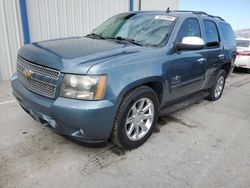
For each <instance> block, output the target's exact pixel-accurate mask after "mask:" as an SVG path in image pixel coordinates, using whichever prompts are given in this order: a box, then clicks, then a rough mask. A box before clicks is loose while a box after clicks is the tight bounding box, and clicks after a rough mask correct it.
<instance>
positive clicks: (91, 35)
mask: <svg viewBox="0 0 250 188" xmlns="http://www.w3.org/2000/svg"><path fill="white" fill-rule="evenodd" d="M85 37H89V38H94V39H106V38H105V37H103V36H101V35H98V34H96V33H90V34H88V35H86V36H85Z"/></svg>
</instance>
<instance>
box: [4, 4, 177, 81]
mask: <svg viewBox="0 0 250 188" xmlns="http://www.w3.org/2000/svg"><path fill="white" fill-rule="evenodd" d="M141 1H142V10H166V9H167V7H168V6H170V7H171V8H172V9H177V8H178V2H179V0H141ZM26 5H27V14H28V15H27V16H28V24H29V33H30V40H31V42H35V41H41V40H48V39H54V38H60V37H69V36H83V35H86V34H87V33H89V32H91V31H92V30H93V29H94V28H95V27H96V26H98V25H99V24H101V23H102V22H103V21H105V20H107V19H108V18H110V17H111V16H113V15H115V14H118V13H121V12H128V11H129V0H26ZM138 5H139V0H134V10H138ZM0 26H1V27H0V42H1V43H0V44H1V45H0V59H1V61H0V81H1V80H8V79H9V78H10V76H11V75H12V74H13V73H14V72H15V69H16V68H15V67H16V66H15V64H16V55H17V52H18V49H19V48H20V47H21V46H22V45H23V33H22V22H21V13H20V4H19V0H0Z"/></svg>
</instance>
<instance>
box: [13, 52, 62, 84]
mask: <svg viewBox="0 0 250 188" xmlns="http://www.w3.org/2000/svg"><path fill="white" fill-rule="evenodd" d="M17 63H18V64H19V65H20V66H22V67H23V68H27V69H29V70H32V71H33V72H35V73H37V74H40V75H42V76H45V77H48V78H52V79H54V80H58V78H59V75H60V72H59V71H57V70H54V69H50V68H47V67H43V66H40V65H36V64H32V63H30V62H28V61H26V60H25V59H23V58H21V57H20V56H18V58H17Z"/></svg>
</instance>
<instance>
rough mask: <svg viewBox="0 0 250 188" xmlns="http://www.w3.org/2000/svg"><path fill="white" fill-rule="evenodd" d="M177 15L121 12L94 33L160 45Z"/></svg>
mask: <svg viewBox="0 0 250 188" xmlns="http://www.w3.org/2000/svg"><path fill="white" fill-rule="evenodd" d="M174 20H175V17H173V16H167V15H155V14H154V15H153V14H136V13H135V14H127V13H126V14H119V15H116V16H114V17H112V18H110V19H108V20H107V21H106V22H104V23H103V24H101V25H100V26H99V27H97V28H96V29H94V30H93V32H92V33H94V34H97V35H100V36H101V37H104V38H117V37H118V38H119V37H120V38H123V39H130V41H131V40H133V41H134V42H136V43H138V44H141V45H150V46H158V45H160V44H161V43H163V42H166V40H167V37H168V36H169V34H170V32H171V29H172V26H173V22H174Z"/></svg>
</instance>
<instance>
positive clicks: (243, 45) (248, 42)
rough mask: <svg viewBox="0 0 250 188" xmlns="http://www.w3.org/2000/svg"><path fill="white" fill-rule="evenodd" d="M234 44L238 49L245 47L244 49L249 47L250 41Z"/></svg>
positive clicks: (240, 41) (239, 41) (238, 41)
mask: <svg viewBox="0 0 250 188" xmlns="http://www.w3.org/2000/svg"><path fill="white" fill-rule="evenodd" d="M236 42H237V46H238V47H245V48H248V47H250V41H248V40H236Z"/></svg>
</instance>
